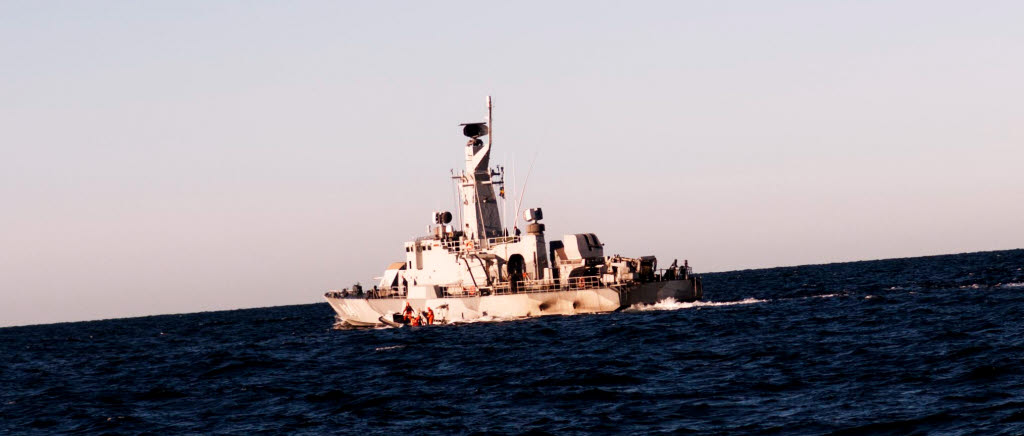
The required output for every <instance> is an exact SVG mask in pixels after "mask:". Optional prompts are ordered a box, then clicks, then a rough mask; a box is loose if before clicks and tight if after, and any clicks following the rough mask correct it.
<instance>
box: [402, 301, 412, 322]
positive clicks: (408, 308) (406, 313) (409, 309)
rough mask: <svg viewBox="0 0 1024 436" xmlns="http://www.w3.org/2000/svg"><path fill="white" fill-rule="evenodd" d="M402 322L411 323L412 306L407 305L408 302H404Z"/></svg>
mask: <svg viewBox="0 0 1024 436" xmlns="http://www.w3.org/2000/svg"><path fill="white" fill-rule="evenodd" d="M402 321H405V322H409V321H412V306H410V305H409V302H408V301H406V302H405V310H404V311H402Z"/></svg>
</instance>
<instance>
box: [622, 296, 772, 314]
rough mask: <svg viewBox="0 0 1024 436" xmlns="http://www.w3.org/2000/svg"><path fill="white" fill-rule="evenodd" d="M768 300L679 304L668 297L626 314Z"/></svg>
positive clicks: (632, 309) (633, 306) (750, 299)
mask: <svg viewBox="0 0 1024 436" xmlns="http://www.w3.org/2000/svg"><path fill="white" fill-rule="evenodd" d="M767 302H768V300H759V299H756V298H745V299H743V300H738V301H692V302H679V301H676V299H675V298H672V297H668V298H666V299H664V300H661V301H658V302H657V303H654V304H643V303H639V304H634V305H632V306H630V307H629V308H628V309H626V310H625V311H626V312H648V311H652V310H679V309H691V308H694V307H717V306H739V305H746V304H758V303H767Z"/></svg>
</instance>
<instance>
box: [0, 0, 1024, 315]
mask: <svg viewBox="0 0 1024 436" xmlns="http://www.w3.org/2000/svg"><path fill="white" fill-rule="evenodd" d="M496 3H497V2H481V1H472V2H462V3H453V2H412V1H410V2H384V1H366V2H354V1H352V2H338V1H325V2H277V1H266V2H258V1H244V2H243V1H231V2H228V1H224V2H213V1H194V2H192V1H166V2H137V1H125V2H104V1H92V2H56V1H55V2H45V1H0V299H2V304H0V325H19V324H35V323H46V322H56V321H71V320H84V319H99V318H111V317H123V316H134V315H145V314H158V313H175V312H191V311H201V310H213V309H229V308H239V307H257V306H269V305H280V304H292V303H309V302H316V301H320V298H321V295H322V294H323V292H324V291H325V290H327V289H340V288H342V287H346V286H348V285H350V284H351V283H353V282H355V281H357V280H358V281H362V282H363V283H364V284H365V283H369V282H371V279H372V277H376V276H378V275H380V273H381V271H382V270H383V268H384V267H385V266H386V265H387V263H389V262H392V261H395V260H401V259H402V256H403V254H404V252H403V251H402V242H403V241H405V240H407V239H411V238H413V237H415V236H417V235H420V234H422V233H424V230H425V228H426V226H427V225H428V224H429V218H430V212H431V211H433V210H435V209H440V208H448V209H451V208H453V204H452V203H453V200H452V188H451V185H450V181H449V179H448V170H449V169H450V168H453V167H460V166H461V165H462V162H461V159H462V147H463V144H464V143H465V140H464V138H463V137H462V136H461V133H460V131H459V128H458V126H457V125H458V124H459V123H461V122H467V121H480V120H482V116H483V101H484V96H486V95H488V94H490V95H493V96H494V98H495V152H494V157H495V158H496V159H498V160H499V161H504V162H506V165H507V167H508V168H509V169H511V168H512V166H513V162H514V163H515V167H516V170H517V174H516V175H517V181H518V182H519V184H520V185H521V184H522V182H523V180H524V179H525V173H526V172H527V171H526V170H527V168H528V167H529V162H530V160H531V158H532V157H533V156H534V155H535V154H536V156H537V160H536V164H535V168H534V171H533V174H532V176H531V178H530V185H529V188H528V190H527V193H526V197H525V203H526V206H528V207H534V206H542V207H544V211H545V217H546V219H545V222H546V223H547V228H548V230H549V237H550V238H559V237H560V235H561V234H563V233H576V232H594V233H597V234H598V235H599V236H600V237H601V238H602V240H603V241H604V242H605V243H606V244H607V245H606V250H608V251H609V252H611V253H618V254H623V255H645V254H655V255H658V256H659V258H660V259H662V261H663V262H671V260H672V258H675V257H678V258H680V259H683V258H686V259H689V260H690V263H691V265H693V266H694V267H695V269H696V270H697V271H704V272H708V271H723V270H731V269H743V268H755V267H771V266H779V265H795V264H806V263H827V262H835V261H846V260H860V259H875V258H887V257H905V256H918V255H929V254H942V253H958V252H966V251H981V250H998V249H1010V248H1020V247H1024V228H1022V225H1024V169H1022V168H1024V80H1022V77H1024V26H1022V25H1021V23H1024V3H1022V2H1019V1H984V2H968V1H960V2H946V1H858V2H828V1H789V2H784V1H778V2H764V1H749V2H741V1H736V2H725V1H705V2H697V1H694V2H677V1H670V2H619V1H614V2H598V1H575V2H547V1H545V2H503V3H502V4H496ZM510 175H511V174H510ZM509 179H510V181H511V177H510V178H509ZM510 190H511V188H510Z"/></svg>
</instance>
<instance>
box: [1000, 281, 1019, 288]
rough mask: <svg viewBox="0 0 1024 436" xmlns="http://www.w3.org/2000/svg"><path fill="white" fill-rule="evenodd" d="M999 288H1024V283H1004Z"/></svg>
mask: <svg viewBox="0 0 1024 436" xmlns="http://www.w3.org/2000/svg"><path fill="white" fill-rule="evenodd" d="M998 286H999V287H1000V288H1024V282H1014V283H1003V284H1001V285H998Z"/></svg>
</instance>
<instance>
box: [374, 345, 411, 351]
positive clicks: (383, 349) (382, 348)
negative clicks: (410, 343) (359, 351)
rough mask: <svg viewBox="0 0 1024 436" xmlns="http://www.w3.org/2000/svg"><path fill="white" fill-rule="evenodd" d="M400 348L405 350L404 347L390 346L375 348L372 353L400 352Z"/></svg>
mask: <svg viewBox="0 0 1024 436" xmlns="http://www.w3.org/2000/svg"><path fill="white" fill-rule="evenodd" d="M402 348H405V345H391V346H387V347H377V348H374V349H373V351H387V350H400V349H402Z"/></svg>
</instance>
